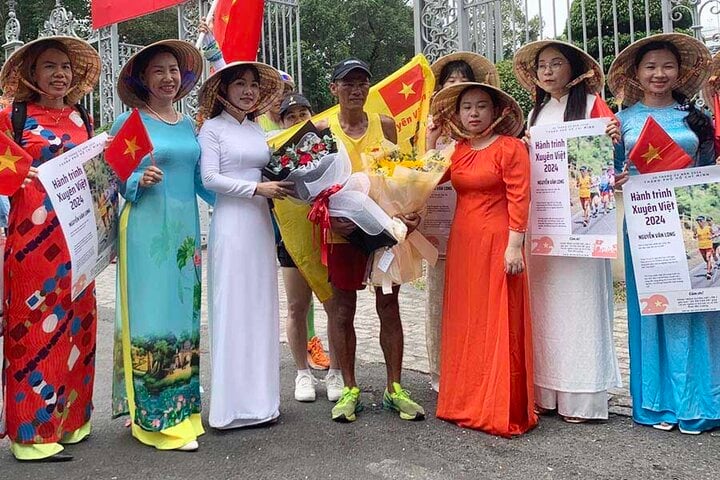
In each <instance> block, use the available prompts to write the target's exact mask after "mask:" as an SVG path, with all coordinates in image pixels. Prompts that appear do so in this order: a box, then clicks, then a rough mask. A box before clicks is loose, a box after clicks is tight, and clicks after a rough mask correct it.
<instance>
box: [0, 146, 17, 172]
mask: <svg viewBox="0 0 720 480" xmlns="http://www.w3.org/2000/svg"><path fill="white" fill-rule="evenodd" d="M21 158H22V157H21V156H20V155H17V156H15V155H13V154H12V151H11V150H10V147H7V148H6V149H5V153H4V154H2V155H0V172H1V171H3V170H5V169H8V170H12V171H13V173H17V168H15V164H16V163H17V161H18V160H20V159H21Z"/></svg>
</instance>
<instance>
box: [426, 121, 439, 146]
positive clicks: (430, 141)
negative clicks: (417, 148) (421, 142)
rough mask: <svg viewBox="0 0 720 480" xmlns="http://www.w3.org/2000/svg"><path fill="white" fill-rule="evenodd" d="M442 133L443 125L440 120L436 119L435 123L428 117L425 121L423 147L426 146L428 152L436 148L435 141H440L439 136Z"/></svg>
mask: <svg viewBox="0 0 720 480" xmlns="http://www.w3.org/2000/svg"><path fill="white" fill-rule="evenodd" d="M442 131H443V125H442V120H441V119H438V121H437V122H436V121H435V119H434V118H433V117H432V115H430V116H429V117H428V121H427V127H426V129H425V132H426V133H425V135H426V136H425V145H426V146H427V149H428V150H432V149H434V148H437V141H438V139H440V135H442Z"/></svg>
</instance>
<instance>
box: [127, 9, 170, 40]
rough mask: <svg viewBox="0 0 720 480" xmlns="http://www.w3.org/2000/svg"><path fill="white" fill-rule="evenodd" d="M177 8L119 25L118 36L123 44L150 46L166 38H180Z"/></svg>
mask: <svg viewBox="0 0 720 480" xmlns="http://www.w3.org/2000/svg"><path fill="white" fill-rule="evenodd" d="M177 15H178V14H177V8H175V7H173V8H168V9H165V10H161V11H159V12H155V13H152V14H150V15H146V16H144V17H139V18H134V19H132V20H128V21H127V22H122V23H120V24H118V35H120V39H121V41H123V42H127V43H132V44H135V45H149V44H151V43H153V42H157V41H159V40H163V39H165V38H178V25H177V23H178V17H177Z"/></svg>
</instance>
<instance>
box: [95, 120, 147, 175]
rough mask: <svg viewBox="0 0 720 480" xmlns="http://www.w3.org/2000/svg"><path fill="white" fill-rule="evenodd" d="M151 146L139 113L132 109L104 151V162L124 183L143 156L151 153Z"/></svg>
mask: <svg viewBox="0 0 720 480" xmlns="http://www.w3.org/2000/svg"><path fill="white" fill-rule="evenodd" d="M152 150H153V144H152V142H151V141H150V136H149V135H148V133H147V130H146V129H145V125H143V123H142V119H141V118H140V112H138V109H137V108H133V111H132V113H131V114H130V116H128V118H127V120H125V123H123V125H122V127H120V130H118V132H117V133H116V134H115V138H113V141H112V142H111V143H110V145H109V146H108V148H107V149H106V150H105V161H106V162H107V163H108V165H110V167H111V168H112V169H113V170H114V171H115V173H116V174H117V176H118V177H119V178H120V179H121V180H123V181H125V180H127V179H128V177H130V174H132V172H133V171H134V170H135V169H136V168H137V166H138V165H140V161H141V160H142V159H143V157H144V156H145V155H147V154H148V153H151V152H152Z"/></svg>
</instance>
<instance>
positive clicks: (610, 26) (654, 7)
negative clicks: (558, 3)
mask: <svg viewBox="0 0 720 480" xmlns="http://www.w3.org/2000/svg"><path fill="white" fill-rule="evenodd" d="M596 1H599V2H600V21H601V28H600V32H601V33H602V36H600V37H599V38H600V41H599V40H598V26H597V25H598V16H597V3H596ZM683 3H685V2H683ZM629 4H630V2H629V1H627V0H595V1H593V0H573V2H572V5H571V6H570V33H571V34H572V35H571V38H572V43H574V44H575V45H578V46H579V47H580V48H583V46H584V39H585V38H586V39H587V51H588V53H590V55H592V56H593V57H594V58H595V59H599V58H600V56H599V53H600V50H599V45H600V43H602V53H603V69H604V71H606V72H607V71H608V69H609V68H610V64H611V63H612V61H613V60H614V59H615V26H614V12H615V9H614V8H613V7H616V8H617V14H616V15H617V31H618V35H617V40H618V51H621V50H622V49H624V48H625V47H627V46H628V45H630V43H631V41H630V8H629ZM583 7H584V15H583ZM648 12H649V15H648V16H646V15H645V2H644V1H637V0H636V1H633V2H632V13H633V15H632V25H633V29H634V35H635V39H636V40H637V39H640V38H643V37H645V36H646V35H647V32H646V18H649V20H650V34H654V33H661V32H662V28H663V22H662V6H661V0H649V1H648ZM691 24H692V21H691V18H690V15H689V14H685V15H683V17H682V19H681V20H679V21H677V22H674V23H673V26H674V28H675V30H676V31H677V30H679V31H685V32H687V29H689V27H690V25H691ZM583 28H585V33H584V34H583ZM563 38H564V39H567V38H568V31H567V27H566V28H565V31H564V32H563Z"/></svg>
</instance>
